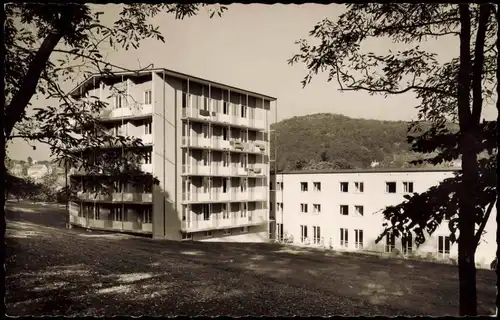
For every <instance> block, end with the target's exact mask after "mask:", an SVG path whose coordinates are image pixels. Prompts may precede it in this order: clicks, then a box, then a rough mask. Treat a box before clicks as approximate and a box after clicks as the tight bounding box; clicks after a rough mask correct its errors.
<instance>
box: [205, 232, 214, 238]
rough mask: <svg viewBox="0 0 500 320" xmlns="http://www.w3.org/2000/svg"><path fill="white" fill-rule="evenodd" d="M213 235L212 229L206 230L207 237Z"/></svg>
mask: <svg viewBox="0 0 500 320" xmlns="http://www.w3.org/2000/svg"><path fill="white" fill-rule="evenodd" d="M212 236H213V233H212V231H205V238H210V237H212Z"/></svg>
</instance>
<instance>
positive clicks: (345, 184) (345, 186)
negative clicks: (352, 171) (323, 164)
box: [340, 182, 349, 192]
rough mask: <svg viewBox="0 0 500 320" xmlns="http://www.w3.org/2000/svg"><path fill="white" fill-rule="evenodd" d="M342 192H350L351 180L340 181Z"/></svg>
mask: <svg viewBox="0 0 500 320" xmlns="http://www.w3.org/2000/svg"><path fill="white" fill-rule="evenodd" d="M340 192H349V182H341V183H340Z"/></svg>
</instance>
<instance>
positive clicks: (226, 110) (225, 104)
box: [222, 101, 229, 114]
mask: <svg viewBox="0 0 500 320" xmlns="http://www.w3.org/2000/svg"><path fill="white" fill-rule="evenodd" d="M222 113H223V114H229V108H228V102H227V101H224V102H222Z"/></svg>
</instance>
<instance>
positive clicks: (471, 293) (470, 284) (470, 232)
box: [458, 132, 478, 316]
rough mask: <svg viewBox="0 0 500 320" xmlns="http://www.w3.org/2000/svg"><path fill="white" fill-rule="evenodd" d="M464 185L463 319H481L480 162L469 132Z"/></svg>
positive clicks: (465, 136)
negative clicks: (478, 250) (477, 216)
mask: <svg viewBox="0 0 500 320" xmlns="http://www.w3.org/2000/svg"><path fill="white" fill-rule="evenodd" d="M461 140H462V141H461V144H462V146H463V147H464V148H463V150H464V152H463V153H462V174H463V181H462V185H461V187H460V189H461V194H460V197H459V216H458V228H459V231H460V236H459V241H458V278H459V282H460V316H476V315H477V293H476V263H475V253H476V238H475V230H474V229H475V214H476V212H475V201H474V200H475V194H474V191H475V190H476V188H475V187H472V186H475V185H476V184H477V170H478V162H477V155H476V152H475V150H474V149H475V146H476V145H477V144H476V136H475V134H474V132H465V133H464V134H463V137H462V139H461Z"/></svg>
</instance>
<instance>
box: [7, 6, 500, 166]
mask: <svg viewBox="0 0 500 320" xmlns="http://www.w3.org/2000/svg"><path fill="white" fill-rule="evenodd" d="M100 10H101V11H105V12H106V18H107V19H108V20H109V21H110V22H111V21H113V20H114V18H115V17H116V13H117V12H118V9H117V6H116V5H106V6H100ZM342 11H343V6H342V5H338V4H331V5H319V4H306V5H280V4H276V5H261V4H252V5H241V4H234V5H230V6H229V9H228V10H227V11H226V12H225V13H224V15H223V17H222V18H218V17H217V18H213V19H209V16H208V14H207V13H205V12H204V10H203V9H202V11H201V12H200V13H199V14H198V16H195V17H192V18H187V19H185V20H175V19H174V18H173V17H172V16H168V15H165V14H162V15H160V16H158V18H157V19H156V21H155V23H156V24H157V25H159V26H160V31H161V32H162V34H163V36H164V37H165V43H161V42H158V41H153V40H151V41H145V42H143V43H142V44H141V47H140V48H139V49H138V50H129V51H120V52H110V53H109V55H108V59H109V61H112V62H113V63H114V64H117V65H122V66H125V67H127V68H131V69H133V68H139V64H140V66H141V67H144V66H146V65H148V64H150V63H153V64H154V66H155V67H158V68H167V69H172V70H175V71H180V72H183V73H188V74H191V75H195V76H198V77H201V78H206V79H209V80H213V81H217V82H221V83H225V84H228V85H232V86H236V87H241V88H244V89H247V90H251V91H256V92H259V93H263V94H267V95H270V96H274V97H277V98H278V120H282V119H285V118H290V117H293V116H302V115H307V114H314V113H319V112H328V113H338V114H343V115H346V116H349V117H354V118H366V119H380V120H412V119H415V118H416V113H417V112H416V110H415V105H417V104H418V101H417V100H415V99H414V97H413V95H412V94H411V93H410V94H405V95H400V96H394V97H389V98H384V97H383V96H370V95H368V94H367V93H364V92H348V93H340V92H339V91H338V87H337V85H336V83H334V82H330V83H328V82H326V76H324V75H322V76H317V77H316V78H314V79H313V81H312V82H311V84H309V85H308V86H307V87H306V88H304V89H303V88H302V85H301V83H300V81H301V80H302V79H303V77H304V76H305V74H306V71H305V69H304V67H303V65H300V64H298V65H295V66H293V67H292V66H290V65H288V64H287V59H289V58H290V57H291V56H292V55H293V54H294V53H296V52H297V48H298V47H297V46H296V45H295V44H294V41H295V40H298V39H300V38H303V37H307V35H308V32H309V30H311V29H312V27H313V26H314V25H315V24H316V23H317V22H318V21H320V20H322V19H324V18H330V19H335V18H336V16H338V15H339V14H340V13H341V12H342ZM369 46H373V51H378V49H381V48H382V49H385V48H390V47H392V48H395V47H394V46H393V45H392V44H391V42H390V41H383V40H381V39H378V40H377V41H376V42H374V43H370V44H369ZM423 47H426V48H428V49H430V50H432V51H434V52H436V53H438V54H439V55H440V58H441V59H443V60H444V61H446V60H449V59H450V58H451V57H456V56H458V45H457V42H456V40H455V39H451V38H450V39H445V40H440V42H439V44H438V43H435V42H434V43H432V42H430V43H427V44H424V45H423ZM399 48H404V46H403V47H401V46H399V47H398V49H399ZM367 49H370V50H371V49H372V48H367ZM32 103H33V106H44V105H46V104H47V102H46V101H44V100H38V101H32ZM484 117H485V118H487V119H493V118H494V117H496V113H495V110H494V108H492V107H487V108H486V110H485V111H484ZM36 146H37V149H36V151H34V150H33V149H32V148H31V147H30V146H29V145H28V144H27V143H25V142H23V141H15V142H12V143H11V145H10V146H9V155H10V157H11V158H13V159H19V160H21V159H26V158H27V157H28V156H31V157H32V158H33V159H36V160H46V159H49V157H50V151H49V148H48V147H47V146H44V145H40V144H36Z"/></svg>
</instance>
